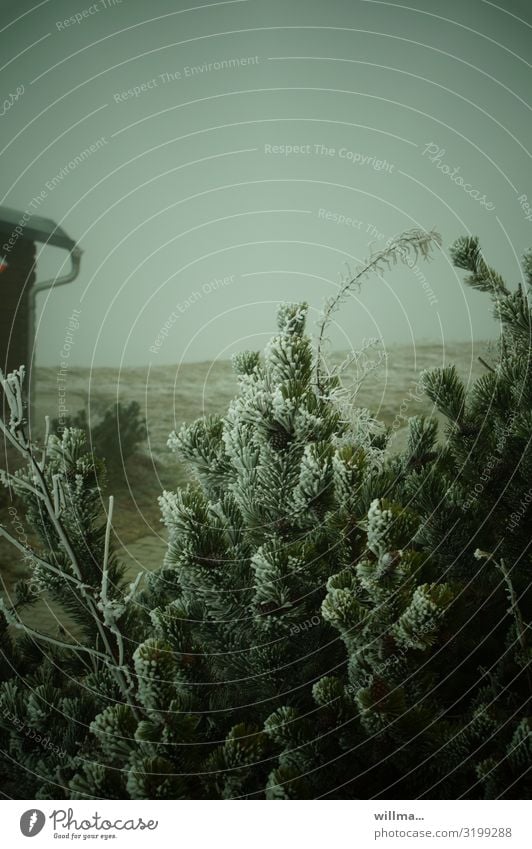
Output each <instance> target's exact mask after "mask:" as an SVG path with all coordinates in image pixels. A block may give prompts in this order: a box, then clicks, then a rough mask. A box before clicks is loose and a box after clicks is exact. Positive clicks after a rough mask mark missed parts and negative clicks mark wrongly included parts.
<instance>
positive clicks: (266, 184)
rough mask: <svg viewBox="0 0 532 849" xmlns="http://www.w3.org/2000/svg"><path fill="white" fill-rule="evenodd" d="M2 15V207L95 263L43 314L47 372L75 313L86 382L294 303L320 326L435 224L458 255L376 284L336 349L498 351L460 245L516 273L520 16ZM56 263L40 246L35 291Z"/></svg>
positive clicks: (455, 12) (197, 9)
mask: <svg viewBox="0 0 532 849" xmlns="http://www.w3.org/2000/svg"><path fill="white" fill-rule="evenodd" d="M2 9H3V16H2V21H3V25H2V26H3V31H2V33H1V35H2V63H1V64H2V66H3V69H2V91H3V98H4V99H6V98H9V95H14V94H15V92H17V90H18V92H19V96H18V98H16V99H15V98H11V99H10V100H9V104H10V105H9V106H8V108H6V105H5V103H4V106H3V111H4V114H3V115H2V116H1V121H2V124H1V129H2V133H1V137H0V150H1V159H0V162H1V166H2V177H3V179H2V187H3V190H2V201H1V202H2V203H3V204H5V205H8V206H11V207H16V208H17V209H20V210H21V211H24V210H26V209H28V208H30V209H34V210H35V211H36V212H37V213H38V214H39V215H44V216H46V217H50V218H53V219H54V220H55V221H56V222H59V223H61V225H62V226H63V227H64V229H65V230H66V231H67V233H68V234H69V235H70V236H72V237H73V238H74V239H76V240H77V241H78V242H79V244H80V246H81V247H82V249H83V251H84V254H83V260H82V270H81V274H80V276H79V278H78V279H77V281H76V282H75V283H72V284H71V285H69V286H66V287H64V288H63V289H57V290H56V291H53V290H52V291H51V292H50V293H49V294H48V295H47V296H42V297H41V298H40V300H39V308H40V319H39V324H38V336H37V360H38V362H39V363H40V364H44V365H56V364H57V363H58V362H59V361H60V351H61V349H62V346H63V343H64V338H65V333H66V332H67V328H68V326H69V318H70V317H71V315H72V314H73V310H78V311H79V328H77V329H76V330H75V333H74V342H73V344H72V346H71V350H70V360H69V362H70V364H71V365H75V364H78V365H91V364H92V365H95V366H101V365H111V364H118V363H122V364H125V365H131V364H144V363H147V362H153V363H154V364H155V363H161V364H162V363H172V362H179V361H191V360H204V359H214V358H217V357H222V358H226V357H228V356H229V355H230V354H231V353H232V352H233V351H235V350H240V349H243V348H261V347H262V346H263V345H264V342H265V341H266V339H267V337H268V336H269V335H270V333H271V331H272V330H273V328H274V326H275V309H276V304H277V303H278V302H279V301H281V300H290V301H299V300H306V301H309V303H310V305H311V315H312V320H315V319H317V318H318V315H319V310H320V308H321V306H322V304H323V301H324V299H325V298H327V297H330V296H331V295H332V294H334V292H335V291H336V287H337V285H338V275H339V273H340V272H342V271H343V270H344V269H345V267H346V263H348V264H349V265H350V266H351V267H352V268H355V267H356V265H357V263H358V262H360V261H361V260H362V259H363V258H364V257H365V256H367V255H368V253H369V252H371V251H372V250H374V249H378V248H379V247H383V246H384V244H385V242H386V240H387V239H388V238H390V237H391V236H393V235H394V234H396V233H398V232H400V231H402V230H406V229H410V228H413V227H423V228H427V229H429V228H432V227H435V228H436V229H437V230H438V231H439V232H440V233H441V234H442V237H443V245H444V250H443V251H442V252H441V253H439V254H437V255H436V256H435V258H434V260H433V262H431V263H430V264H423V263H420V264H419V268H418V270H417V273H416V271H415V270H413V269H408V268H406V267H397V268H395V269H392V270H391V271H390V272H387V273H386V274H385V275H384V276H383V278H382V279H379V278H376V277H373V278H371V279H369V280H368V281H367V282H366V283H365V284H364V286H363V288H362V290H361V292H360V293H359V294H358V295H357V296H356V297H353V298H352V299H351V300H350V301H349V303H348V304H346V305H345V306H344V307H343V308H342V310H341V311H340V312H339V313H337V314H336V316H335V318H336V321H337V322H338V326H337V327H336V328H335V329H334V332H333V333H332V345H333V347H336V348H347V347H349V346H350V345H355V346H356V345H357V344H360V342H361V341H362V340H364V339H367V338H369V337H375V336H377V337H382V339H383V340H384V341H385V343H386V344H392V343H395V342H401V343H404V342H414V341H420V340H434V341H440V340H469V339H483V338H487V337H493V336H495V335H496V333H497V327H496V324H495V322H494V320H493V319H492V317H491V309H490V305H489V301H488V299H487V298H486V297H485V296H483V295H481V294H479V293H476V292H471V291H470V290H468V289H466V288H465V287H464V285H463V282H462V280H461V275H460V274H459V273H457V272H456V271H455V270H454V269H452V267H451V265H450V262H449V257H448V247H449V245H450V244H451V243H452V241H453V240H454V239H455V238H457V237H458V236H460V235H463V234H468V233H474V234H478V235H479V236H480V237H481V242H482V245H483V246H484V250H485V254H486V258H487V260H488V261H489V262H491V263H492V264H493V265H495V266H496V267H497V268H498V269H499V270H501V271H502V272H503V273H504V274H505V275H506V276H507V278H508V280H509V281H510V282H511V284H512V285H514V284H516V283H517V282H518V281H519V280H520V279H521V271H520V267H519V259H520V257H521V255H522V253H523V251H524V250H526V249H527V248H528V247H529V246H531V245H532V230H531V228H532V220H527V218H528V219H531V218H532V215H530V208H529V209H528V210H527V207H526V204H527V203H531V204H532V186H531V182H530V151H529V138H530V126H531V106H530V103H529V99H530V90H531V64H530V62H531V61H532V55H531V54H532V51H531V49H530V44H531V35H532V13H531V11H530V10H529V9H528V7H527V4H526V3H524V2H513V0H512V2H510V0H506V2H504V3H502V2H501V3H500V4H499V5H497V4H496V3H492V2H487V0H471V2H468V3H464V2H457V0H445V2H444V1H443V0H441V2H439V0H425V2H421V0H412V3H411V4H408V5H407V4H404V5H403V4H400V3H392V2H380V0H379V1H378V2H377V0H369V2H365V1H364V2H363V1H362V0H350V1H349V2H347V0H345V2H340V0H327V2H321V0H311V1H310V2H309V0H296V1H295V2H293V0H290V2H287V0H282V2H281V0H268V2H267V3H266V2H261V0H234V2H225V3H223V2H222V3H197V2H193V0H187V2H177V3H176V2H174V3H172V2H170V0H155V2H151V3H144V2H138V0H122V2H121V3H118V2H115V3H113V2H112V0H98V2H97V3H93V4H91V3H84V0H79V2H58V1H57V0H45V2H41V3H39V4H36V3H27V2H19V1H17V2H16V3H15V2H7V3H6V2H3V3H2ZM76 15H78V19H77V20H76V19H75V16H76ZM71 16H74V20H73V21H72V20H71V21H68V20H67V19H69V18H70V17H71ZM22 89H23V91H22ZM12 101H13V102H12ZM6 102H7V101H6ZM0 111H1V110H0ZM91 146H92V147H91ZM523 196H526V199H524V198H523ZM32 203H33V206H30V204H32ZM64 258H65V255H64V254H62V253H61V252H58V251H57V250H55V249H50V248H48V249H46V250H45V251H43V253H42V256H41V257H40V262H39V278H43V277H47V276H50V275H52V274H54V273H55V272H56V271H57V270H58V269H59V267H60V265H61V263H62V262H63V260H64ZM423 275H424V278H423Z"/></svg>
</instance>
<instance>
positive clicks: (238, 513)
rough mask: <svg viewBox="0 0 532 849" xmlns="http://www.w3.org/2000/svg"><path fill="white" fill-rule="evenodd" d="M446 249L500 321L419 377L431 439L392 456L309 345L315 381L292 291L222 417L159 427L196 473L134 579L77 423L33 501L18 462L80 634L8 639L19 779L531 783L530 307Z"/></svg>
mask: <svg viewBox="0 0 532 849" xmlns="http://www.w3.org/2000/svg"><path fill="white" fill-rule="evenodd" d="M454 258H455V262H456V264H457V265H458V267H461V268H465V269H467V270H468V271H469V272H470V273H471V280H470V283H471V285H473V286H474V287H475V288H478V289H483V290H487V291H488V292H490V293H491V295H492V297H493V300H494V302H495V306H496V309H497V311H498V314H499V316H500V317H501V321H502V328H503V330H502V336H501V339H500V341H499V345H498V351H497V356H496V358H495V359H494V361H493V363H491V365H489V367H488V369H487V373H486V375H485V376H484V377H482V378H481V379H480V380H479V381H477V383H476V384H475V385H474V387H473V388H472V390H471V391H469V392H466V389H465V387H464V386H463V384H462V382H461V381H460V378H459V376H458V374H457V372H456V370H455V369H454V368H453V367H446V368H443V369H438V370H436V371H433V372H429V373H427V374H426V375H425V377H424V384H425V389H426V392H427V394H428V395H429V397H430V398H431V400H432V401H433V403H434V404H435V405H436V407H437V408H438V409H439V411H440V412H441V413H442V415H443V416H444V418H445V419H446V422H447V424H446V426H445V433H444V434H443V436H444V440H442V439H440V441H438V429H437V426H436V423H435V422H434V421H429V420H426V419H424V418H415V419H412V420H411V421H410V424H409V436H408V441H407V446H406V448H405V450H404V451H403V452H402V454H400V455H398V456H392V455H390V454H389V453H388V452H387V451H386V433H385V432H384V431H383V430H382V429H379V428H378V427H377V426H376V425H375V423H373V422H371V420H369V419H368V418H367V417H364V415H363V414H362V412H361V411H357V410H355V409H353V407H352V405H351V404H350V403H349V402H347V401H346V398H345V395H344V393H343V392H342V389H341V384H340V381H339V379H338V378H337V377H334V378H329V377H325V376H324V374H323V362H321V368H322V373H321V375H320V377H319V380H318V379H317V365H316V359H315V355H314V353H313V349H312V346H311V341H310V339H309V338H308V337H307V335H306V333H305V319H306V307H305V305H299V306H298V305H296V306H292V305H284V306H283V307H282V308H281V310H280V311H279V331H278V333H277V334H276V336H275V337H274V338H273V339H272V341H271V342H270V344H269V345H268V346H267V348H266V351H265V354H264V357H259V355H258V354H245V355H239V356H237V357H236V358H235V371H236V373H237V375H238V378H239V382H240V392H239V395H238V396H237V397H236V398H235V400H234V401H233V402H232V403H231V405H230V407H229V410H228V412H227V414H226V415H225V416H224V417H211V418H208V419H201V420H199V421H198V422H195V423H194V424H192V425H187V426H183V428H182V429H181V430H180V431H179V432H178V433H177V434H176V433H174V434H172V436H171V437H170V440H169V445H170V447H171V448H172V449H173V450H175V451H176V452H177V453H178V454H179V456H180V457H181V458H182V459H183V460H184V461H185V462H187V463H188V464H189V465H190V467H191V470H192V472H193V473H194V476H195V480H194V482H193V484H192V485H190V486H189V487H188V488H187V489H180V490H177V491H176V492H165V493H164V494H163V496H162V497H161V499H160V503H161V509H162V515H163V520H164V522H165V524H166V526H167V528H168V533H169V545H168V552H167V555H166V558H165V561H164V563H163V565H162V567H161V569H159V570H158V571H157V572H154V573H152V574H150V575H148V576H146V579H145V581H144V583H143V584H142V589H139V590H137V591H136V592H135V591H133V590H130V591H127V590H126V589H125V588H124V587H123V585H122V584H123V581H122V575H121V570H120V568H119V566H118V565H117V563H116V561H115V559H114V558H113V554H112V546H111V547H109V545H108V542H109V528H110V525H109V523H108V524H107V526H106V525H105V523H104V522H102V520H101V519H100V517H99V509H98V496H99V492H98V489H97V486H96V484H95V469H94V464H93V463H92V461H91V460H90V457H88V456H87V455H86V454H85V453H84V449H83V447H82V443H81V441H80V437H79V434H78V435H76V434H75V433H73V432H71V431H67V433H66V436H64V438H63V440H62V441H61V442H59V441H57V440H55V441H52V444H51V446H50V449H49V456H48V459H47V462H46V464H45V465H44V466H43V470H42V475H43V481H44V490H43V488H42V484H41V485H40V488H39V487H38V489H39V492H40V495H39V494H37V495H36V494H35V492H34V491H33V489H32V481H34V475H35V466H34V465H33V466H32V465H31V462H30V473H29V474H28V475H27V476H26V477H24V476H20V478H19V479H18V484H17V483H16V482H13V481H11V485H12V486H15V487H18V488H17V492H19V494H20V497H21V498H22V499H23V500H24V502H25V504H26V506H27V514H28V519H29V521H30V522H31V523H32V524H33V525H34V527H35V528H36V530H37V531H38V532H39V534H40V537H41V539H42V540H43V548H42V550H41V551H40V553H39V554H38V556H39V558H40V561H41V562H38V563H34V565H33V567H32V572H33V576H34V580H36V581H37V583H38V585H39V586H42V587H43V588H46V590H47V591H48V592H50V593H55V597H56V598H57V599H58V600H60V601H61V603H62V604H64V605H70V606H69V609H70V610H71V612H72V613H73V614H74V615H75V618H76V621H77V622H79V625H80V637H79V643H77V644H76V643H75V642H74V641H69V640H67V639H66V638H64V637H63V638H62V639H61V640H59V641H58V642H56V643H53V644H49V643H46V640H45V639H44V638H43V637H44V635H41V636H40V637H39V635H35V634H32V632H31V630H28V629H27V628H25V629H24V628H23V629H22V633H23V636H22V638H21V639H19V640H12V641H11V642H9V641H8V643H7V648H6V652H5V656H4V665H3V675H4V684H3V685H2V686H1V687H0V726H1V729H2V732H1V733H2V735H3V737H2V744H3V746H4V748H5V749H6V750H7V751H8V752H9V758H10V759H12V761H13V762H16V763H17V764H19V765H20V766H19V767H18V770H17V771H16V772H15V773H14V776H15V777H14V778H13V777H11V778H9V779H8V778H6V781H7V787H8V792H9V793H10V794H11V795H17V794H19V795H22V796H23V795H24V794H29V796H30V797H33V796H40V797H44V798H60V797H61V796H64V797H65V798H85V797H98V798H100V797H103V798H123V797H126V798H132V799H141V798H154V799H158V798H177V799H180V798H217V799H234V798H268V799H297V798H317V797H327V798H393V799H397V798H417V797H428V798H436V799H438V798H499V797H503V798H514V797H517V798H524V797H526V798H528V797H530V795H531V793H530V791H531V787H530V781H529V778H528V775H529V773H528V768H529V764H530V755H531V743H530V713H529V710H530V696H531V678H530V668H529V664H530V656H531V652H530V631H531V628H530V623H531V621H532V609H531V608H532V603H531V598H530V569H531V565H532V562H531V561H532V558H531V555H530V514H531V512H532V507H531V506H530V505H531V504H532V489H531V486H532V484H531V480H532V455H531V452H530V436H531V432H532V413H531V407H532V404H531V402H532V376H531V374H530V365H529V346H530V340H529V336H528V330H527V328H529V327H530V321H531V313H530V304H529V300H528V293H526V292H525V291H524V290H523V289H519V290H517V292H513V293H510V292H509V291H508V290H507V288H506V286H505V284H504V283H503V281H502V280H501V278H500V277H499V276H498V275H497V274H496V273H495V272H494V271H493V270H492V269H490V268H489V267H488V266H487V265H486V264H485V263H484V260H483V259H482V257H481V255H480V251H479V248H478V242H477V240H475V239H463V240H460V242H459V243H458V244H457V246H456V247H455V249H454ZM526 262H527V263H528V264H526V263H525V272H526V274H527V275H528V268H529V265H530V261H529V259H527V261H526ZM12 430H13V433H14V434H17V433H20V426H19V425H18V424H17V418H16V416H15V417H14V423H13V424H12ZM14 438H15V437H14ZM32 476H33V477H32ZM43 491H44V492H45V493H46V492H48V493H49V494H51V497H52V502H53V503H52V513H50V509H49V508H48V509H47V510H43V506H42V493H43ZM67 503H68V509H67V508H66V506H65V505H66V504H67ZM62 505H63V506H62ZM54 517H55V518H54ZM58 522H59V525H58ZM106 531H107V532H106ZM103 564H105V568H103ZM74 566H76V567H77V569H78V571H79V572H80V573H81V579H80V578H79V577H77V585H76V590H75V591H74V589H73V588H71V587H70V584H71V583H72V578H73V577H74V578H76V576H77V573H76V569H75V568H74ZM50 567H53V568H52V569H51V568H50ZM54 569H55V571H54ZM58 573H59V574H58ZM104 575H105V576H106V577H105V580H104ZM69 593H70V594H71V595H72V600H71V601H70V602H69V601H68V594H69ZM86 594H88V597H89V598H88V600H87V597H86ZM32 601H33V598H32V591H31V589H28V588H26V589H24V590H20V591H19V593H18V601H16V604H17V605H21V606H23V607H24V608H27V607H30V606H31V604H32ZM93 602H94V603H95V605H96V609H94V605H93ZM17 609H18V608H17V607H15V609H8V608H7V606H5V615H6V618H7V621H8V622H10V623H12V624H13V625H14V624H16V622H17V618H16V611H17ZM102 629H103V630H102ZM71 642H72V644H70V643H71ZM107 644H108V646H107ZM84 648H85V649H88V651H87V653H86V655H85V654H84ZM14 666H16V668H17V671H18V675H17V676H14V675H13V674H12V672H11V670H12V668H13V667H14ZM2 710H3V711H4V713H3V716H4V719H3V720H2ZM8 714H9V716H12V717H16V718H17V723H18V724H22V726H23V727H28V728H34V729H42V728H43V727H45V726H46V727H49V728H50V729H52V731H53V735H54V739H58V738H60V739H62V740H64V750H65V751H64V754H61V755H58V754H57V753H50V752H48V751H43V749H42V746H41V748H39V746H38V745H37V744H35V743H34V742H31V743H30V742H28V740H27V739H25V740H22V739H21V734H20V731H18V730H17V729H18V725H17V724H15V723H14V722H13V720H6V719H5V717H6V716H7V715H8ZM12 761H10V763H11V762H12ZM10 769H11V767H10Z"/></svg>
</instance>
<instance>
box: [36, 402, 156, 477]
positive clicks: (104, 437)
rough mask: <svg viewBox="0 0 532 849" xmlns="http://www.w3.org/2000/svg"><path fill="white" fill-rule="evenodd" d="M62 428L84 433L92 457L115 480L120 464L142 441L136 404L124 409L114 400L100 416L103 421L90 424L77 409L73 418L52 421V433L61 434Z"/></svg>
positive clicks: (141, 421)
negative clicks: (100, 460) (97, 460)
mask: <svg viewBox="0 0 532 849" xmlns="http://www.w3.org/2000/svg"><path fill="white" fill-rule="evenodd" d="M65 428H75V429H76V430H81V431H82V433H84V434H85V437H86V440H87V443H88V445H89V446H90V449H91V451H92V452H93V453H94V455H95V457H98V458H100V459H102V460H104V462H105V466H106V469H107V472H108V475H109V477H110V478H111V479H113V480H114V479H116V478H117V476H118V475H120V474H121V473H123V471H124V464H125V463H126V462H127V460H128V459H129V458H130V457H131V456H132V455H133V454H134V453H135V451H136V450H137V448H138V446H139V445H140V444H141V443H142V442H144V440H145V439H146V423H145V421H144V419H143V418H142V416H141V415H140V406H139V404H138V403H137V401H131V402H130V403H129V404H128V405H127V406H124V405H123V404H122V403H121V402H120V401H117V403H116V404H114V406H112V407H110V408H109V409H108V410H106V411H105V413H104V414H103V418H102V419H101V420H100V421H98V422H97V423H96V424H93V425H91V424H90V422H89V421H88V419H87V413H86V411H85V410H79V412H77V413H76V415H75V416H67V417H66V418H64V419H62V420H61V425H60V422H59V420H58V419H54V420H53V422H52V432H53V433H56V434H59V435H61V433H62V432H63V430H64V429H65Z"/></svg>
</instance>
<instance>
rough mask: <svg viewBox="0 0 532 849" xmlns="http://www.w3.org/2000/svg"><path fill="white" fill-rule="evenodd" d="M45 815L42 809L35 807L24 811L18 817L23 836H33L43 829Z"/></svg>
mask: <svg viewBox="0 0 532 849" xmlns="http://www.w3.org/2000/svg"><path fill="white" fill-rule="evenodd" d="M45 822H46V817H45V816H44V814H43V812H42V811H39V810H37V809H36V808H31V810H29V811H25V812H24V813H23V814H22V816H21V818H20V830H21V832H22V834H23V835H24V837H35V835H36V834H39V832H40V831H42V830H43V828H44V824H45Z"/></svg>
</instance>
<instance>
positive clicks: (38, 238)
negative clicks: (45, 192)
mask: <svg viewBox="0 0 532 849" xmlns="http://www.w3.org/2000/svg"><path fill="white" fill-rule="evenodd" d="M25 217H26V218H28V215H27V213H26V215H25V213H24V212H21V211H20V210H18V209H11V207H9V206H0V234H1V235H2V236H4V235H5V234H8V235H10V234H11V233H12V232H13V231H14V229H15V227H21V229H22V231H23V233H22V238H24V239H27V240H28V241H30V242H45V243H46V244H47V245H54V246H55V247H57V248H64V250H67V251H71V250H72V248H74V247H75V245H76V242H75V241H74V239H71V238H70V236H68V235H67V234H66V233H65V231H64V230H63V228H62V227H59V225H58V224H56V223H55V221H52V219H51V218H41V216H40V215H31V217H29V218H28V220H27V221H25V220H24V218H25Z"/></svg>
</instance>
